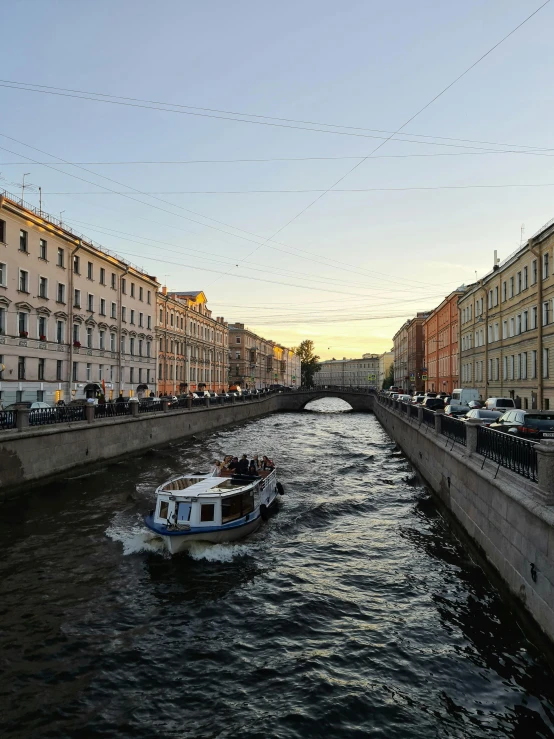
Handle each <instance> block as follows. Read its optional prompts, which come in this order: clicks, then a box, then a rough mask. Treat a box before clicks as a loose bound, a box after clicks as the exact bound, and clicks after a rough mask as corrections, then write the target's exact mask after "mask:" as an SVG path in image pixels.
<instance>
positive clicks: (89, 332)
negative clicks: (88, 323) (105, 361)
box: [87, 327, 92, 349]
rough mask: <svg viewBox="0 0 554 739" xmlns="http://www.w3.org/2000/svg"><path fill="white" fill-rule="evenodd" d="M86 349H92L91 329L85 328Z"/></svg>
mask: <svg viewBox="0 0 554 739" xmlns="http://www.w3.org/2000/svg"><path fill="white" fill-rule="evenodd" d="M87 349H92V328H90V327H89V328H87Z"/></svg>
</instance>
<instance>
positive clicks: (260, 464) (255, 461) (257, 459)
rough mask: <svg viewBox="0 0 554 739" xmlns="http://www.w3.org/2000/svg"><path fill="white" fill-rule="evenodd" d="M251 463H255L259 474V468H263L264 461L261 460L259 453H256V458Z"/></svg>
mask: <svg viewBox="0 0 554 739" xmlns="http://www.w3.org/2000/svg"><path fill="white" fill-rule="evenodd" d="M250 464H251V465H252V464H253V465H254V467H255V468H256V474H258V470H261V469H262V463H261V462H260V460H259V458H258V455H257V454H255V455H254V459H253V460H252V461H251V462H250Z"/></svg>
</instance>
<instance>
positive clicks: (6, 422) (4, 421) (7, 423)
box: [0, 411, 16, 430]
mask: <svg viewBox="0 0 554 739" xmlns="http://www.w3.org/2000/svg"><path fill="white" fill-rule="evenodd" d="M15 414H16V411H0V429H2V430H4V429H14V428H15V418H16V415H15Z"/></svg>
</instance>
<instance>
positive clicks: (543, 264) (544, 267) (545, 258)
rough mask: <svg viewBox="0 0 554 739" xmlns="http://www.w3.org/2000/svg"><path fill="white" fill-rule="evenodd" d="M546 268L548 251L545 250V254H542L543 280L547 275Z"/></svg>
mask: <svg viewBox="0 0 554 739" xmlns="http://www.w3.org/2000/svg"><path fill="white" fill-rule="evenodd" d="M548 268H549V263H548V252H547V253H546V254H543V255H542V279H543V280H546V278H547V277H548Z"/></svg>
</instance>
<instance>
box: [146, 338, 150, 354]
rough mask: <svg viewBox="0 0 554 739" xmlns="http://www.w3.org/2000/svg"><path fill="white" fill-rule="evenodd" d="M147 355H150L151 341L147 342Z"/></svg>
mask: <svg viewBox="0 0 554 739" xmlns="http://www.w3.org/2000/svg"><path fill="white" fill-rule="evenodd" d="M146 356H147V357H149V356H150V342H149V341H147V342H146Z"/></svg>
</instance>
